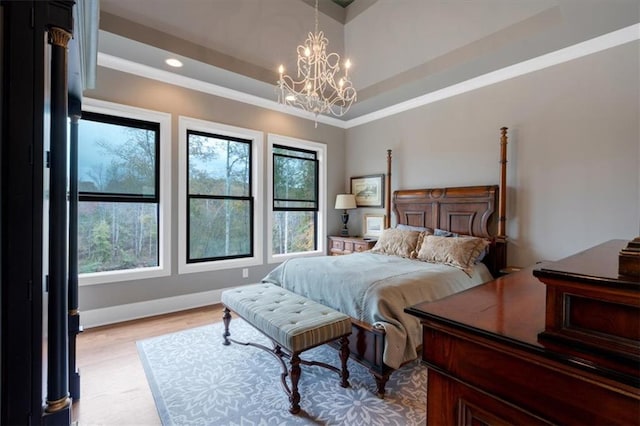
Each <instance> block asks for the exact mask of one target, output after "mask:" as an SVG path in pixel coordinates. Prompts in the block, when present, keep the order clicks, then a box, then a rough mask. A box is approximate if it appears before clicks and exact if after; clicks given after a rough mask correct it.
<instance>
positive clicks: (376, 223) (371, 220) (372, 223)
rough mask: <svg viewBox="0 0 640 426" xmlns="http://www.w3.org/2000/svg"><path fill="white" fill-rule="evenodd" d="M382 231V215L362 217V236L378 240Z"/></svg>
mask: <svg viewBox="0 0 640 426" xmlns="http://www.w3.org/2000/svg"><path fill="white" fill-rule="evenodd" d="M383 229H384V215H383V214H365V215H364V234H363V235H364V236H365V237H374V238H378V237H379V236H380V235H381V234H382V230H383Z"/></svg>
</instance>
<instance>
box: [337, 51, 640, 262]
mask: <svg viewBox="0 0 640 426" xmlns="http://www.w3.org/2000/svg"><path fill="white" fill-rule="evenodd" d="M639 50H640V43H638V42H633V43H628V44H626V45H623V46H620V47H616V48H612V49H609V50H606V51H604V52H600V53H597V54H592V55H589V56H586V57H583V58H580V59H577V60H573V61H570V62H567V63H564V64H561V65H557V66H554V67H551V68H547V69H544V70H540V71H537V72H534V73H531V74H528V75H524V76H521V77H518V78H514V79H511V80H508V81H504V82H501V83H498V84H494V85H492V86H488V87H485V88H482V89H478V90H475V91H472V92H468V93H466V94H461V95H458V96H455V97H452V98H449V99H445V100H442V101H439V102H436V103H433V104H430V105H426V106H423V107H420V108H416V109H414V110H411V111H408V112H404V113H400V114H397V115H394V116H391V117H388V118H385V119H381V120H378V121H375V122H372V123H368V124H364V125H361V126H358V127H355V128H352V129H349V130H348V131H347V163H346V164H347V169H346V171H347V173H346V179H348V177H349V176H357V175H364V174H369V173H381V172H384V170H385V167H386V166H385V155H386V150H387V149H393V159H394V163H393V173H392V175H393V182H392V189H407V188H427V187H442V186H465V185H478V184H497V183H498V182H499V180H498V179H499V174H498V173H499V168H498V167H499V165H498V159H499V149H500V148H499V129H500V127H502V126H507V127H509V133H510V142H509V145H508V161H509V162H508V172H507V173H508V204H507V217H508V221H507V234H508V236H509V240H510V244H509V248H508V261H509V263H510V264H512V265H529V264H532V263H535V262H537V261H539V260H555V259H558V258H562V257H565V256H567V255H570V254H573V253H575V252H578V251H581V250H583V249H586V248H588V247H590V246H593V245H595V244H598V243H600V242H603V241H607V240H609V239H614V238H620V239H626V240H629V239H631V238H633V237H636V236H638V235H640V174H639V169H640V131H639V117H640V109H639V101H640V89H639V79H640V78H639V76H640V70H639ZM365 212H366V211H361V212H360V211H359V212H357V213H356V214H353V215H351V218H352V219H351V220H352V221H353V226H361V225H358V224H357V223H358V222H359V221H361V219H362V215H363V214H364V213H365ZM377 212H381V211H380V210H378V211H377ZM392 220H395V218H392ZM350 222H351V221H350Z"/></svg>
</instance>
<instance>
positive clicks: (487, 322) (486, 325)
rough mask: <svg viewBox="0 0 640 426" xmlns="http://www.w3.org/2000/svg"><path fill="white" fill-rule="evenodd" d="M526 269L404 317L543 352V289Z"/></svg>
mask: <svg viewBox="0 0 640 426" xmlns="http://www.w3.org/2000/svg"><path fill="white" fill-rule="evenodd" d="M532 271H533V268H532V267H531V268H526V269H523V270H521V271H519V272H515V273H512V274H509V275H506V276H503V277H500V278H498V279H496V280H494V281H490V282H488V283H486V284H482V285H480V286H477V287H474V288H472V289H469V290H466V291H463V292H461V293H457V294H454V295H452V296H449V297H446V298H444V299H440V300H437V301H435V302H424V303H419V304H417V305H414V306H412V307H410V308H407V310H406V311H407V313H410V314H412V315H415V316H417V317H418V318H421V319H423V320H425V319H430V320H436V321H440V322H444V323H448V324H453V325H456V326H458V327H463V328H469V329H473V330H475V331H477V332H479V333H483V334H485V333H486V334H491V335H494V336H496V337H503V338H506V339H509V340H512V341H513V342H515V343H524V344H527V345H531V346H532V347H538V348H541V349H542V348H543V346H542V345H541V344H540V343H539V342H538V333H540V332H541V331H543V330H544V319H545V286H544V284H543V283H541V282H540V281H539V280H538V279H537V278H536V277H534V276H533V274H532Z"/></svg>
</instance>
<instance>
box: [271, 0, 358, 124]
mask: <svg viewBox="0 0 640 426" xmlns="http://www.w3.org/2000/svg"><path fill="white" fill-rule="evenodd" d="M315 17H316V26H315V32H314V33H313V34H312V33H309V35H308V37H307V39H306V40H305V42H304V45H299V46H298V74H297V80H294V79H293V78H292V77H290V76H288V75H286V74H284V66H283V65H280V67H279V69H278V71H279V73H280V79H279V80H278V88H279V89H280V90H279V94H278V102H280V103H281V104H284V105H293V106H297V107H299V108H302V109H303V110H305V111H309V112H312V113H313V114H314V116H315V120H316V123H315V124H316V127H318V114H331V115H334V116H336V117H341V116H343V115H344V114H346V113H347V111H348V110H349V108H350V107H351V104H353V103H354V102H355V101H356V89H354V88H353V85H352V84H351V80H349V68H350V67H351V61H349V59H347V60H346V61H345V62H344V75H343V76H342V77H339V76H338V75H337V74H338V73H339V72H340V55H338V54H337V53H330V54H328V55H327V45H328V44H329V41H328V40H327V38H326V37H325V36H324V33H323V32H322V31H318V0H316V10H315ZM337 77H339V79H338V80H337V81H336V78H337Z"/></svg>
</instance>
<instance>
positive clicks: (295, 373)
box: [289, 352, 300, 414]
mask: <svg viewBox="0 0 640 426" xmlns="http://www.w3.org/2000/svg"><path fill="white" fill-rule="evenodd" d="M299 381H300V356H299V355H298V354H297V353H295V352H294V353H293V354H291V395H289V401H290V402H291V407H290V408H289V412H290V413H291V414H298V413H299V412H300V393H299V392H298V382H299Z"/></svg>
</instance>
